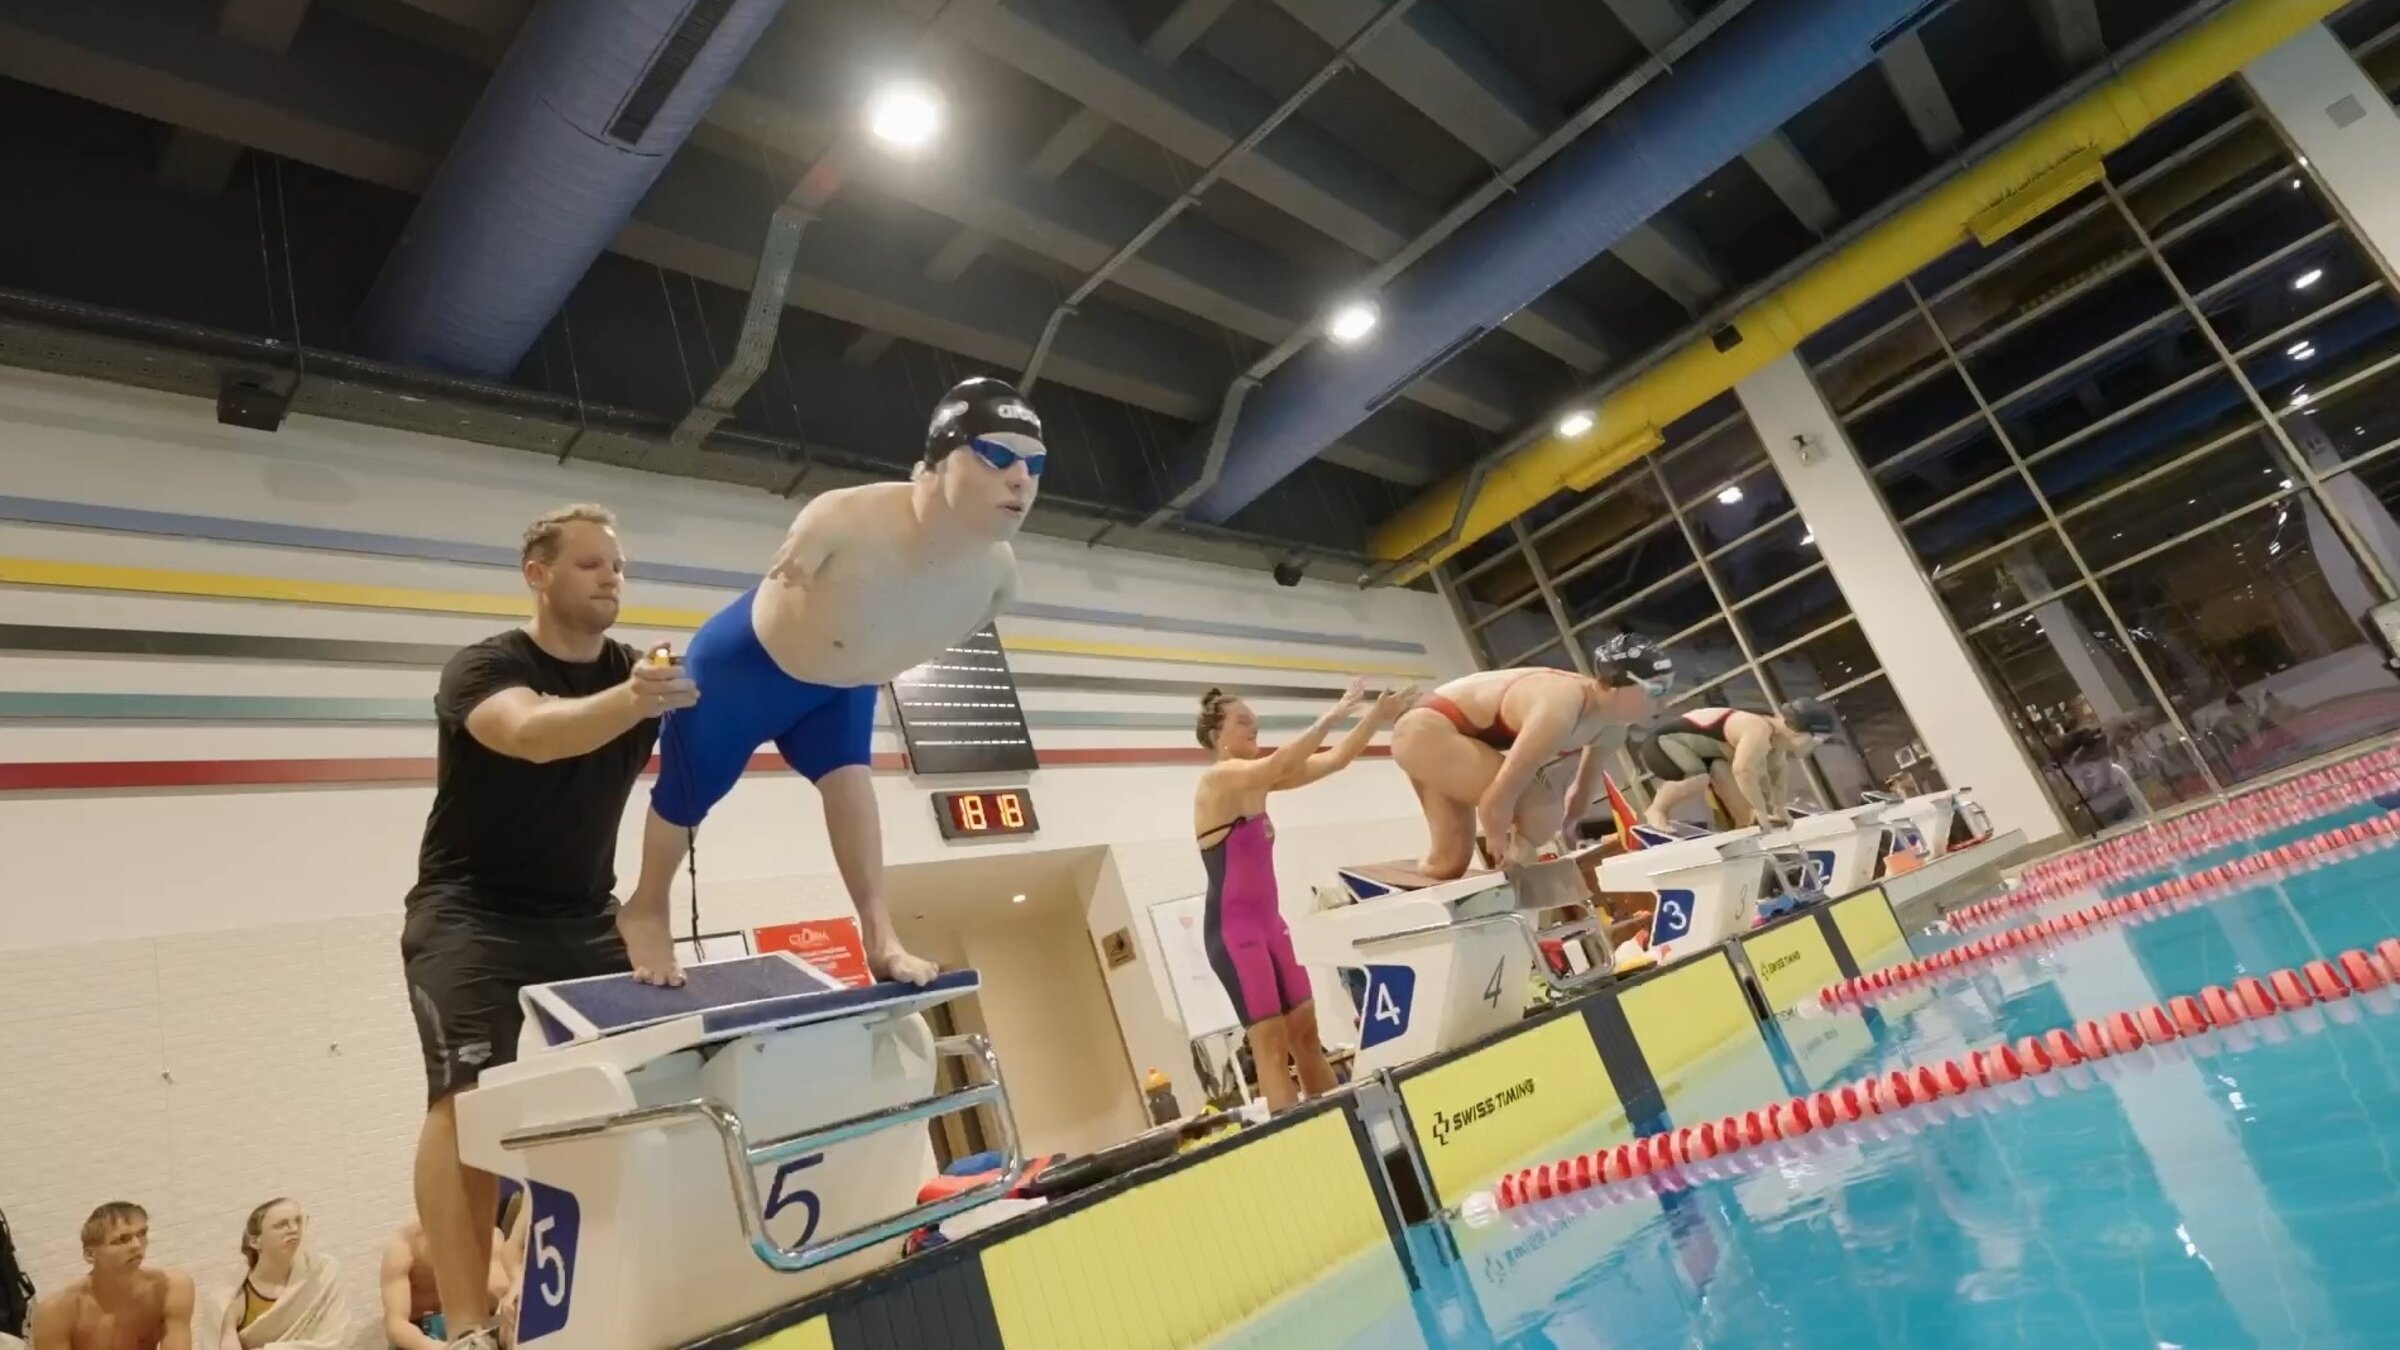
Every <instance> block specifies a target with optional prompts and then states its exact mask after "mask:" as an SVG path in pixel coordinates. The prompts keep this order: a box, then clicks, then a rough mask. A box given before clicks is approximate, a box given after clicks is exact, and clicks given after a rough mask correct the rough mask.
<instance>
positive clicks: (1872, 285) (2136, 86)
mask: <svg viewBox="0 0 2400 1350" xmlns="http://www.w3.org/2000/svg"><path fill="white" fill-rule="evenodd" d="M2343 2H2344V0H2235V3H2233V4H2232V5H2229V6H2228V7H2227V8H2226V9H2225V10H2223V11H2222V12H2220V13H2218V14H2215V15H2212V16H2210V17H2209V18H2207V19H2204V20H2202V21H2201V22H2200V23H2199V24H2198V25H2197V26H2195V27H2194V28H2193V29H2192V30H2191V31H2190V32H2187V33H2185V34H2183V35H2182V36H2180V37H2177V38H2175V39H2174V40H2173V41H2170V42H2168V43H2167V44H2166V45H2164V46H2162V47H2160V48H2159V49H2158V50H2157V51H2155V52H2153V53H2151V54H2150V55H2149V56H2147V57H2145V58H2143V59H2142V60H2140V61H2137V62H2135V63H2134V64H2133V65H2132V66H2131V67H2130V68H2128V69H2127V70H2125V71H2124V72H2123V73H2122V74H2120V75H2118V76H2117V77H2116V78H2114V79H2112V80H2109V81H2107V82H2106V83H2104V84H2102V85H2100V86H2099V87H2098V88H2096V89H2094V90H2092V91H2091V92H2090V93H2088V94H2086V95H2084V96H2083V97H2082V98H2080V99H2077V100H2076V101H2075V102H2073V103H2071V104H2069V105H2067V106H2066V107H2064V108H2062V109H2060V110H2059V111H2058V112H2056V113H2053V114H2052V115H2051V116H2049V117H2047V118H2045V119H2043V120H2042V121H2041V122H2039V123H2037V124H2036V125H2035V126H2034V127H2033V128H2032V129H2031V130H2029V131H2027V132H2026V133H2025V134H2024V135H2023V136H2020V137H2018V138H2017V139H2016V140H2014V141H2011V142H2010V143H2008V144H2007V145H2005V146H2002V147H2000V148H1999V149H1997V150H1995V151H1993V152H1992V153H1991V154H1989V155H1987V156H1985V157H1984V158H1983V159H1981V160H1979V161H1977V162H1976V163H1975V164H1973V165H1971V166H1969V167H1968V168H1967V169H1965V170H1964V171H1962V172H1961V173H1959V174H1958V175H1956V176H1955V177H1953V178H1951V179H1950V180H1949V181H1947V182H1945V183H1943V184H1941V185H1940V186H1938V187H1936V188H1935V189H1934V190H1933V191H1932V192H1930V193H1928V194H1927V195H1926V196H1924V197H1922V198H1919V199H1918V200H1917V201H1915V202H1913V203H1911V204H1910V205H1908V206H1906V207H1904V208H1902V209H1901V210H1900V211H1899V212H1897V213H1896V214H1894V215H1893V216H1892V217H1891V218H1890V219H1889V220H1886V221H1885V222H1884V223H1883V224H1881V225H1878V226H1876V227H1875V228H1873V229H1871V230H1869V231H1868V232H1867V233H1866V234H1865V235H1863V236H1861V237H1860V238H1859V239H1858V240H1857V241H1856V242H1854V243H1852V244H1851V245H1850V246H1849V247H1847V248H1844V249H1842V250H1840V251H1839V252H1837V253H1835V254H1834V255H1833V256H1832V257H1829V258H1827V259H1826V260H1825V261H1823V262H1821V263H1819V264H1817V266H1815V267H1814V268H1812V269H1810V270H1809V271H1808V272H1806V273H1804V274H1803V275H1801V276H1800V277H1799V278H1797V279H1796V280H1794V281H1792V282H1791V283H1790V284H1789V285H1787V286H1785V287H1784V288H1783V289H1781V290H1779V291H1777V292H1775V293H1774V294H1772V295H1770V296H1767V297H1766V298H1765V299H1762V300H1760V301H1759V302H1758V303H1757V304H1755V305H1752V306H1751V307H1750V308H1748V309H1746V310H1744V311H1743V312H1742V313H1740V314H1739V315H1736V316H1735V317H1734V319H1733V321H1732V322H1733V326H1734V327H1736V328H1738V329H1740V330H1741V333H1742V341H1741V343H1740V344H1739V345H1737V346H1735V347H1734V348H1733V349H1732V350H1730V351H1724V352H1720V351H1718V350H1717V349H1716V347H1715V344H1714V343H1713V342H1711V341H1709V340H1707V339H1701V340H1697V341H1694V342H1692V343H1691V344H1689V345H1688V346H1685V347H1684V348H1682V349H1681V350H1679V351H1677V352H1675V353H1674V354H1673V355H1671V356H1668V357H1667V358H1666V359H1665V360H1663V361H1661V362H1659V363H1658V364H1657V365H1655V366H1653V367H1652V368H1650V369H1649V370H1647V371H1645V372H1643V373H1642V374H1640V375H1638V376H1636V377H1634V378H1633V379H1632V380H1631V381H1629V382H1627V383H1626V385H1625V386H1624V387H1623V388H1620V389H1618V390H1617V391H1616V392H1614V393H1612V394H1610V395H1609V396H1608V397H1607V398H1606V399H1604V400H1602V402H1601V404H1600V407H1599V408H1598V409H1597V410H1596V412H1595V417H1596V421H1595V424H1594V427H1593V429H1592V430H1591V431H1588V432H1586V433H1585V434H1584V435H1583V436H1581V437H1578V438H1574V439H1565V438H1561V437H1559V436H1557V435H1555V434H1551V435H1545V436H1544V437H1542V438H1541V439H1539V440H1537V441H1535V442H1533V443H1532V444H1531V445H1528V446H1526V447H1525V448H1524V449H1522V450H1519V451H1518V452H1517V453H1515V454H1514V455H1511V456H1510V457H1509V458H1508V459H1507V460H1505V461H1503V462H1502V463H1500V464H1499V465H1497V466H1495V467H1494V468H1493V469H1492V470H1491V472H1490V473H1489V475H1487V477H1486V478H1485V480H1484V484H1483V489H1482V491H1481V492H1480V493H1478V494H1477V495H1476V497H1475V499H1474V501H1473V502H1472V504H1471V505H1470V507H1469V509H1468V511H1467V517H1466V521H1465V525H1464V527H1463V528H1462V529H1461V530H1460V531H1459V536H1458V538H1456V539H1454V540H1452V541H1451V542H1450V543H1449V544H1447V545H1445V546H1444V547H1443V548H1441V549H1439V550H1437V551H1435V552H1434V553H1433V555H1432V557H1431V560H1430V561H1433V562H1438V561H1441V560H1442V559H1444V558H1447V557H1449V556H1450V555H1452V554H1454V553H1456V552H1458V551H1459V550H1460V549H1462V548H1465V547H1466V546H1467V545H1469V544H1472V543H1474V542H1475V541H1476V540H1478V539H1481V538H1482V537H1483V536H1485V535H1487V534H1489V533H1491V532H1492V531H1493V530H1495V529H1498V528H1500V527H1501V526H1502V525H1505V524H1507V523H1508V522H1509V521H1511V520H1513V519H1515V518H1516V517H1518V516H1520V515H1522V514H1524V513H1525V512H1526V511H1528V510H1531V509H1532V508H1533V507H1534V506H1536V505H1538V504H1540V503H1541V502H1542V501H1543V499H1545V498H1547V497H1548V496H1549V495H1550V494H1551V493H1553V492H1555V491H1557V490H1558V489H1559V488H1561V487H1562V486H1565V485H1567V484H1569V483H1570V482H1574V483H1597V482H1599V481H1600V480H1601V479H1602V478H1605V477H1606V476H1607V475H1608V474H1609V473H1612V472H1614V471H1615V470H1617V469H1618V468H1621V467H1623V466H1624V465H1625V464H1628V463H1631V462H1633V460H1635V459H1637V458H1639V457H1640V456H1641V455H1643V454H1647V453H1649V447H1651V446H1652V445H1653V444H1654V438H1652V437H1651V436H1649V435H1647V434H1645V433H1646V431H1647V429H1651V428H1658V427H1664V426H1666V425H1668V424H1669V423H1672V422H1673V421H1675V420H1676V419H1677V418H1680V417H1682V416H1684V415H1685V414H1686V413H1689V412H1691V411H1693V410H1694V409H1696V408H1698V407H1699V406H1700V405H1702V404H1704V403H1706V402H1708V401H1709V400H1710V399H1712V398H1715V397H1717V396H1718V395H1719V394H1722V393H1725V392H1726V391H1727V390H1730V389H1732V388H1733V387H1734V386H1736V385H1738V384H1739V383H1741V382H1742V381H1743V380H1745V379H1747V378H1749V377H1750V376H1752V375H1754V374H1756V373H1758V372H1759V371H1760V370H1761V369H1764V368H1765V367H1766V366H1767V365H1768V364H1770V363H1771V362H1774V361H1776V360H1778V359H1780V358H1782V357H1783V356H1785V355H1786V354H1788V353H1790V352H1792V351H1793V350H1795V349H1797V348H1798V347H1799V345H1800V343H1801V341H1802V340H1803V339H1805V338H1807V337H1809V336H1810V335H1811V334H1814V333H1816V332H1817V331H1819V330H1820V329H1822V328H1824V327H1825V326H1826V325H1828V324H1830V323H1832V322H1833V321H1834V320H1836V319H1839V318H1841V317H1842V316H1843V315H1845V314H1847V313H1849V312H1850V311H1851V310H1853V309H1856V308H1857V307H1858V306H1860V305H1862V304H1864V303H1866V302H1867V301H1868V300H1871V299H1873V298H1874V297H1875V296H1877V295H1879V294H1881V293H1882V292H1883V291H1885V290H1887V289H1889V288H1890V287H1892V286H1895V285H1897V284H1899V283H1900V281H1901V280H1902V279H1904V278H1906V277H1907V276H1908V275H1909V274H1910V273H1912V272H1915V271H1916V270H1917V269H1919V268H1921V267H1923V266H1925V265H1926V264H1928V263H1931V262H1933V261H1934V260H1936V259H1938V258H1940V257H1941V256H1942V255H1943V254H1944V253H1947V252H1948V251H1949V250H1950V249H1952V248H1953V247H1955V246H1957V245H1959V244H1961V243H1964V242H1965V241H1966V240H1967V239H1968V237H1969V235H1970V232H1971V231H1972V230H1973V229H1974V228H1975V227H1976V225H1977V224H1978V223H1979V222H1981V223H1982V224H1983V225H1984V226H1985V228H1987V229H1990V228H1997V227H1999V226H2000V225H2003V224H2006V223H2007V222H2008V220H2010V219H2014V220H2015V223H2016V224H2019V225H2021V224H2023V223H2024V222H2025V221H2026V220H2030V219H2031V218H2032V216H2033V215H2038V214H2039V212H2038V211H2037V212H2031V213H2030V214H2027V213H2025V212H2017V211H2012V210H2008V209H2006V208H2007V207H2009V206H2010V205H2012V199H2019V200H2020V201H2021V202H2022V204H2023V205H2025V206H2027V207H2030V206H2031V205H2032V203H2033V201H2034V200H2035V199H2036V198H2038V197H2040V196H2046V195H2049V193H2048V189H2050V188H2053V187H2055V185H2056V183H2057V182H2060V181H2066V180H2067V179H2070V178H2072V177H2073V174H2072V173H2067V174H2063V175H2062V174H2061V172H2060V171H2061V170H2062V169H2066V168H2070V167H2071V166H2072V165H2073V163H2074V161H2076V160H2077V159H2078V158H2079V157H2085V156H2092V157H2097V156H2100V155H2106V154H2108V153H2110V152H2111V151H2114V150H2116V149H2118V148H2119V147H2121V146H2123V145H2124V144H2126V143H2127V142H2128V141H2131V140H2132V139H2133V138H2134V137H2135V136H2138V135H2140V134H2141V133H2142V132H2143V131H2146V130H2148V129H2149V128H2150V127H2151V126H2152V125H2153V124H2155V123H2156V122H2158V121H2159V120H2160V119H2161V118H2163V117H2165V116H2166V115H2167V114H2168V113H2171V112H2173V111H2174V110H2175V109H2177V108H2179V107H2182V106H2183V105H2184V104H2186V103H2188V102H2190V101H2191V100H2193V99H2195V98H2197V97H2199V96H2200V95H2201V94H2203V93H2205V92H2207V91H2208V90H2209V89H2211V88H2213V87H2215V86H2216V85H2217V84H2219V83H2221V82H2222V81H2224V80H2227V79H2230V78H2232V77H2233V76H2235V75H2237V74H2239V73H2240V72H2241V69H2242V67H2244V66H2246V65H2248V64H2249V63H2250V62H2251V61H2253V60H2255V59H2256V58H2258V57H2260V56H2262V55H2264V54H2266V53H2267V52H2269V51H2272V50H2273V49H2274V48H2276V47H2277V46H2280V45H2281V44H2282V43H2283V42H2284V41H2286V40H2287V39H2289V38H2291V37H2292V36H2293V35H2294V34H2297V33H2298V32H2300V31H2301V30H2302V29H2303V28H2306V27H2307V26H2309V25H2310V24H2314V23H2317V22H2320V21H2322V20H2323V19H2324V18H2325V17H2326V16H2328V15H2330V14H2332V13H2333V12H2334V11H2335V10H2337V9H2340V8H2341V7H2342V4H2343ZM2020 194H2022V196H2020ZM1595 446H1599V447H1602V448H1601V449H1599V450H1597V451H1596V450H1595V449H1594V447H1595ZM1466 483H1467V479H1466V475H1464V474H1460V475H1458V476H1455V477H1453V478H1451V479H1449V480H1448V481H1446V482H1444V483H1442V484H1440V485H1439V486H1436V487H1434V488H1431V489H1428V490H1427V491H1426V492H1425V493H1423V494H1422V495H1420V496H1419V497H1418V498H1417V499H1416V500H1415V501H1412V502H1410V503H1409V504H1408V505H1407V506H1405V507H1403V508H1402V509H1401V510H1400V512H1399V513H1398V514H1397V515H1395V516H1393V517H1392V519H1390V520H1389V521H1386V522H1385V523H1384V524H1383V525H1382V526H1381V527H1379V528H1378V529H1377V530H1376V531H1375V534H1374V537H1373V539H1372V541H1371V545H1370V546H1371V547H1372V548H1373V550H1374V552H1375V553H1376V555H1377V556H1379V557H1382V558H1385V559H1387V560H1397V559H1400V558H1405V557H1407V556H1408V555H1409V554H1410V553H1411V552H1413V551H1414V550H1416V549H1418V548H1421V547H1423V546H1424V545H1425V544H1427V543H1429V542H1431V541H1433V540H1435V539H1438V538H1440V537H1441V535H1442V533H1443V532H1444V531H1445V530H1447V529H1448V528H1449V527H1450V521H1451V518H1452V516H1453V515H1454V514H1455V513H1456V511H1457V509H1458V504H1459V500H1460V498H1461V497H1462V496H1463V495H1464V494H1465V490H1466ZM1425 566H1426V564H1416V565H1412V566H1411V567H1409V568H1408V569H1406V570H1405V571H1403V572H1402V573H1400V574H1399V575H1398V576H1397V577H1396V578H1395V580H1397V581H1403V582H1405V581H1408V580H1413V579H1414V578H1415V577H1416V576H1418V575H1420V574H1421V573H1422V572H1423V571H1424V570H1425Z"/></svg>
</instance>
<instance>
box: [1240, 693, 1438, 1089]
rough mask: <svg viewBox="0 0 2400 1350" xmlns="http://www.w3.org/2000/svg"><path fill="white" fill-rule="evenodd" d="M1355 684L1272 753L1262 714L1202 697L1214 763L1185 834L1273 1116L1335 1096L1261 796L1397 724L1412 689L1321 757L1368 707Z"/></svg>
mask: <svg viewBox="0 0 2400 1350" xmlns="http://www.w3.org/2000/svg"><path fill="white" fill-rule="evenodd" d="M1363 683H1364V682H1363V681H1361V680H1352V681H1351V682H1350V687H1349V688H1348V689H1346V690H1344V691H1343V693H1342V697H1341V698H1340V700H1338V701H1337V702H1336V703H1335V704H1334V705H1333V707H1331V708H1330V709H1328V710H1327V711H1326V713H1325V715H1324V716H1322V717H1320V718H1318V719H1317V720H1316V721H1315V722H1314V723H1312V724H1311V725H1310V726H1309V728H1308V730H1306V731H1304V732H1302V733H1300V734H1299V735H1298V736H1295V737H1293V738H1292V739H1291V741H1290V742H1288V743H1286V744H1284V745H1282V746H1279V747H1277V748H1276V749H1275V750H1274V751H1272V752H1268V751H1265V750H1262V749H1261V748H1260V747H1259V744H1258V717H1257V715H1256V714H1255V713H1252V712H1251V711H1250V705H1248V704H1246V703H1244V702H1242V701H1241V700H1240V699H1238V698H1235V697H1233V696H1232V695H1230V694H1228V693H1226V692H1225V691H1224V690H1222V689H1211V690H1209V691H1208V692H1207V693H1206V694H1203V695H1201V696H1200V721H1199V725H1198V727H1197V728H1196V731H1197V733H1198V735H1199V737H1200V744H1201V745H1202V746H1203V747H1205V748H1206V749H1209V750H1212V751H1214V752H1215V753H1216V756H1217V761H1216V763H1214V764H1211V765H1210V766H1209V767H1208V768H1207V769H1206V770H1205V771H1203V772H1202V773H1201V775H1200V785H1199V788H1198V790H1197V791H1196V792H1194V793H1193V796H1192V827H1193V831H1194V833H1195V834H1196V835H1197V836H1198V840H1199V844H1200V861H1201V862H1202V863H1203V864H1204V865H1205V866H1206V867H1207V868H1208V912H1207V917H1206V919H1205V920H1204V922H1203V927H1204V929H1205V930H1206V939H1207V943H1208V963H1209V965H1210V966H1211V967H1212V968H1213V969H1215V971H1216V972H1217V978H1218V980H1220V981H1222V982H1223V983H1224V985H1225V993H1226V996H1227V997H1229V998H1231V999H1232V1000H1233V1006H1234V1007H1235V1008H1236V1009H1238V1010H1239V1011H1240V1013H1241V1018H1242V1024H1243V1026H1245V1027H1246V1028H1248V1030H1249V1035H1250V1054H1251V1057H1252V1058H1253V1059H1254V1060H1256V1061H1257V1064H1258V1079H1259V1087H1260V1089H1261V1090H1262V1091H1263V1092H1265V1094H1266V1098H1267V1107H1268V1109H1269V1110H1273V1111H1281V1110H1283V1109H1284V1108H1286V1107H1288V1106H1291V1105H1292V1104H1293V1103H1295V1102H1297V1101H1298V1100H1300V1096H1301V1095H1302V1094H1303V1093H1305V1094H1306V1095H1307V1096H1311V1097H1315V1096H1318V1095H1321V1094H1323V1093H1327V1092H1331V1091H1332V1090H1333V1087H1334V1083H1333V1068H1332V1066H1330V1065H1328V1064H1327V1063H1326V1062H1325V1047H1324V1045H1323V1044H1322V1043H1321V1042H1319V1041H1318V1039H1317V1008H1316V1004H1315V1003H1314V1002H1313V1001H1311V998H1310V994H1309V987H1308V972H1307V971H1306V970H1303V969H1302V968H1301V966H1300V959H1299V957H1297V956H1296V955H1294V954H1293V952H1292V934H1291V930H1290V929H1289V928H1287V927H1285V926H1284V922H1283V910H1282V908H1281V904H1280V899H1279V896H1278V893H1277V890H1276V886H1275V827H1274V825H1273V824H1271V823H1269V821H1268V820H1267V796H1268V794H1269V793H1274V792H1280V791H1282V790H1284V789H1285V788H1296V787H1304V786H1306V785H1307V784H1310V783H1313V782H1316V781H1317V780H1318V779H1320V778H1323V777H1325V776H1326V775H1327V774H1330V773H1334V772H1336V771H1338V770H1340V769H1342V768H1343V767H1345V766H1347V765H1348V764H1349V763H1350V761H1352V760H1354V759H1356V758H1358V755H1359V752H1360V751H1362V750H1364V749H1366V748H1367V742H1368V741H1370V740H1372V739H1373V738H1374V736H1375V731H1376V728H1378V727H1381V726H1383V725H1384V724H1385V723H1387V722H1390V721H1391V720H1392V719H1393V718H1395V717H1398V716H1399V715H1400V712H1401V711H1402V710H1403V709H1405V708H1407V707H1408V706H1409V705H1410V703H1411V702H1412V701H1413V700H1414V699H1415V697H1416V690H1415V688H1414V687H1413V686H1412V687H1410V688H1406V689H1399V690H1395V691H1393V692H1391V693H1388V694H1385V695H1383V696H1382V697H1381V698H1378V699H1377V700H1375V706H1374V707H1373V708H1371V709H1369V710H1368V712H1367V715H1366V716H1365V717H1363V718H1361V719H1359V723H1358V725H1357V726H1355V727H1352V728H1351V729H1350V734H1349V735H1347V736H1345V737H1343V738H1342V742H1341V744H1339V745H1337V746H1335V747H1334V748H1333V749H1331V750H1327V751H1325V752H1323V753H1322V754H1320V753H1317V747H1318V746H1320V745H1323V744H1324V743H1325V736H1326V734H1327V733H1328V732H1330V731H1332V730H1333V729H1334V728H1335V727H1336V726H1339V725H1341V723H1342V721H1343V720H1344V719H1345V718H1347V717H1349V716H1350V714H1351V713H1352V712H1353V711H1354V710H1356V709H1357V707H1358V705H1359V704H1361V703H1363V702H1365V701H1366V693H1365V690H1364V688H1363ZM1287 1060H1288V1061H1289V1062H1290V1063H1291V1064H1292V1066H1293V1067H1294V1068H1295V1069H1297V1070H1298V1072H1299V1076H1300V1086H1299V1091H1297V1092H1295V1091H1294V1089H1293V1086H1292V1080H1291V1075H1290V1074H1288V1073H1286V1072H1285V1071H1284V1064H1285V1062H1286V1061H1287Z"/></svg>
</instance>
